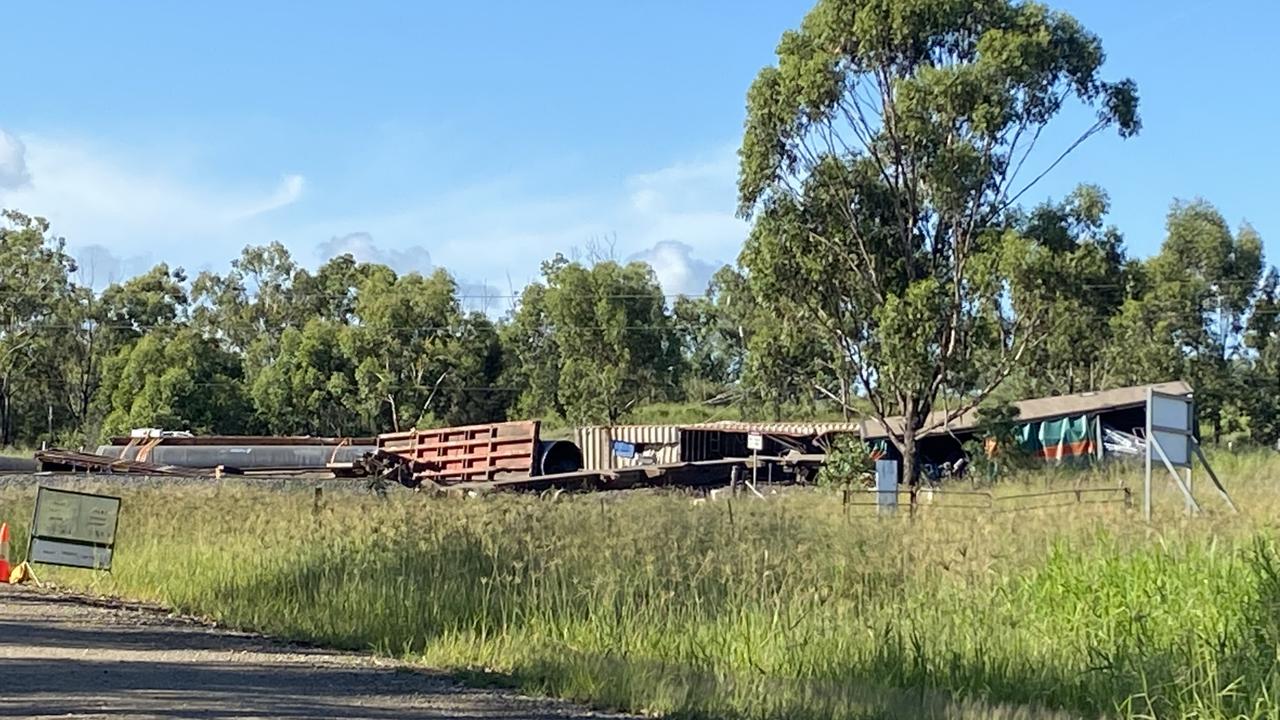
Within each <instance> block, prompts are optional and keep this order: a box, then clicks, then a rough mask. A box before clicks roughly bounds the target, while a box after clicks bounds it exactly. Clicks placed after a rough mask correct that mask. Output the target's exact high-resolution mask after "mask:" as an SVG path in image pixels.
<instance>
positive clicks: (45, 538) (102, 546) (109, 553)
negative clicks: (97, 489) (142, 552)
mask: <svg viewBox="0 0 1280 720" xmlns="http://www.w3.org/2000/svg"><path fill="white" fill-rule="evenodd" d="M45 492H51V493H62V494H64V495H79V496H81V497H91V498H98V499H102V500H112V501H115V505H116V512H115V523H114V524H113V525H112V526H111V542H110V543H93V542H86V541H84V540H78V539H71V538H65V537H57V536H52V535H43V534H41V532H40V526H39V521H40V500H41V497H42V496H43V495H44V493H45ZM123 505H124V502H123V501H122V500H121V499H120V498H119V497H118V496H115V495H99V494H97V493H87V492H80V491H79V490H64V489H62V488H55V487H48V486H46V485H37V486H36V502H35V505H34V506H33V507H32V509H31V533H30V534H29V535H28V536H27V558H26V559H27V562H34V563H40V564H41V565H58V566H61V567H74V568H80V569H82V570H106V571H107V572H111V563H112V560H113V559H114V555H115V545H116V542H115V541H116V533H118V532H119V530H120V508H121V507H123ZM37 541H40V542H48V543H61V544H64V545H72V546H76V547H80V548H85V549H88V550H90V551H91V552H93V554H94V558H95V562H94V564H93V565H90V566H85V565H77V564H75V563H65V562H56V561H51V560H40V559H36V558H35V556H34V555H33V551H34V550H35V545H36V542H37ZM104 550H105V551H106V555H105V557H106V560H107V562H106V563H105V564H99V563H97V562H96V560H97V558H98V557H99V553H100V552H102V551H104Z"/></svg>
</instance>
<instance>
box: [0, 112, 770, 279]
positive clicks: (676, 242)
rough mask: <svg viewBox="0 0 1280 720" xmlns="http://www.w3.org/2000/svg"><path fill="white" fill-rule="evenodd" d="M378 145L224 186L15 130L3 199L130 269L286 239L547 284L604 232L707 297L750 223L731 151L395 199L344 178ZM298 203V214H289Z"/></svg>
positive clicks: (663, 274) (154, 156)
mask: <svg viewBox="0 0 1280 720" xmlns="http://www.w3.org/2000/svg"><path fill="white" fill-rule="evenodd" d="M367 150H368V148H362V149H361V152H362V157H363V160H362V161H355V162H356V165H355V167H356V169H357V170H358V172H354V173H351V172H348V173H345V174H344V175H343V176H338V177H327V176H324V177H322V178H321V179H318V180H315V181H314V182H313V180H312V178H311V177H306V178H304V177H303V176H302V175H300V174H282V175H280V176H278V178H277V179H276V180H274V181H266V182H264V181H262V179H255V178H238V179H222V180H219V181H212V180H209V179H208V178H210V177H216V176H217V175H216V174H215V173H211V172H208V171H206V170H203V169H202V168H201V167H200V165H199V164H198V163H191V162H190V161H188V162H187V164H185V165H183V164H178V163H176V162H175V161H174V160H172V158H171V157H170V155H172V153H162V152H151V151H148V152H138V151H133V152H125V151H122V150H121V149H119V148H115V147H106V146H103V145H101V144H95V143H89V142H85V141H83V140H77V139H68V138H65V137H60V138H51V137H45V136H38V135H24V136H23V137H22V138H20V139H19V138H17V137H15V136H13V135H10V134H3V135H0V207H13V208H18V209H21V210H23V211H24V212H28V213H31V214H35V215H42V216H45V217H47V218H49V219H50V221H51V222H52V223H53V226H54V231H55V232H57V233H58V234H60V235H63V236H65V237H66V238H68V242H69V243H70V244H71V245H72V247H73V248H84V247H86V246H88V245H96V246H101V247H102V248H105V249H106V250H107V251H109V252H110V253H113V254H114V256H115V257H117V258H128V259H129V260H130V262H129V263H126V264H128V265H132V264H133V261H134V260H135V259H136V258H144V257H145V258H154V259H155V260H157V261H159V260H163V261H165V262H168V263H169V264H170V265H175V266H176V265H183V266H185V267H187V268H193V269H199V268H201V267H213V268H215V269H221V268H225V267H226V263H227V262H229V260H230V259H231V258H232V257H234V256H235V255H236V254H237V253H238V252H239V250H240V248H242V247H243V246H245V245H247V244H262V243H266V242H271V241H273V240H280V241H282V242H284V243H285V244H286V245H287V246H289V247H290V248H291V249H292V250H293V251H294V252H295V254H296V255H297V256H298V257H299V258H300V259H304V260H309V259H311V258H312V257H314V255H313V253H314V251H315V249H316V248H317V247H320V249H321V250H322V251H323V253H322V254H325V255H327V256H332V255H334V254H337V253H341V252H351V253H352V254H353V255H355V256H356V257H358V258H360V259H362V260H368V261H373V262H382V263H385V264H387V265H390V266H391V267H394V268H397V269H398V270H399V271H401V272H403V271H405V270H406V269H408V270H419V271H427V270H428V269H430V268H434V267H436V266H443V267H446V268H448V269H449V270H450V271H451V272H452V273H454V275H455V277H457V278H459V282H460V283H461V284H462V285H464V286H468V287H478V288H484V289H485V292H487V291H488V289H490V288H491V286H493V285H497V286H499V287H501V288H503V290H502V292H501V294H502V295H506V294H509V293H512V292H518V291H519V289H520V288H521V287H522V286H523V285H524V284H525V283H526V282H528V281H529V280H532V279H534V278H536V277H537V275H538V273H539V266H540V264H541V263H542V261H544V260H546V259H548V258H550V257H551V256H553V255H554V254H555V253H556V252H566V253H567V252H569V251H571V250H572V249H573V248H575V247H581V246H583V245H584V244H586V243H588V242H589V241H591V240H592V239H593V238H602V237H606V238H616V246H615V247H614V251H615V254H616V255H617V256H618V257H622V258H625V257H630V256H641V257H644V258H646V259H649V260H650V261H651V262H653V263H654V265H655V267H656V268H657V269H658V274H659V277H660V278H661V280H662V282H663V284H664V287H666V288H667V292H671V293H679V292H695V293H696V292H702V290H703V289H704V288H702V287H700V285H701V284H702V283H703V282H704V279H705V277H704V276H705V275H706V274H707V272H706V270H707V267H714V266H716V265H719V264H720V263H722V262H731V261H732V260H733V259H734V258H735V257H736V255H737V253H738V251H739V248H740V247H741V243H742V240H743V238H744V237H745V236H746V232H747V225H746V223H744V222H743V221H741V220H740V219H738V218H737V217H735V215H734V211H735V208H736V197H735V174H736V170H737V167H736V158H735V156H734V153H733V148H732V147H729V146H725V147H721V148H718V149H716V150H714V151H712V152H710V153H708V154H707V155H705V156H702V157H698V158H693V159H691V160H687V161H683V162H674V163H670V164H668V165H666V166H663V167H657V168H656V169H652V170H648V171H644V172H636V173H633V174H631V175H629V176H625V177H623V178H621V179H619V180H616V181H613V182H609V183H606V182H600V181H599V180H595V184H594V185H592V184H590V183H591V182H592V179H591V178H587V179H586V180H583V181H569V182H566V183H564V184H563V185H559V186H557V185H555V184H553V183H552V182H550V181H549V180H548V179H547V178H548V177H553V176H554V174H547V173H543V172H540V169H539V168H521V169H520V171H519V173H518V174H516V173H511V174H506V175H502V176H498V177H493V178H490V179H487V180H484V181H482V182H475V183H470V184H465V185H461V186H458V187H454V188H452V189H449V190H447V191H443V192H439V191H437V192H432V193H430V194H424V195H420V196H418V197H416V198H414V197H410V198H407V199H398V200H391V199H388V198H390V197H394V196H396V191H397V190H403V188H395V187H392V188H389V189H388V190H389V192H388V193H387V195H386V197H385V198H384V197H378V196H373V197H370V196H369V194H368V193H367V192H351V190H353V189H354V188H348V187H344V185H343V184H344V183H346V182H354V181H351V180H349V178H350V177H360V178H368V177H376V176H381V175H383V174H385V173H382V172H380V171H381V170H384V169H386V168H384V167H383V166H384V165H385V164H386V163H388V162H391V160H388V159H387V158H386V157H384V156H383V155H381V154H379V153H376V152H366V151H367ZM584 172H590V170H584ZM313 184H314V185H316V186H317V187H318V188H319V192H318V194H317V195H316V197H317V198H323V197H343V198H350V205H349V207H348V205H347V204H346V203H344V204H342V205H338V204H333V203H329V204H325V203H321V202H317V201H316V200H312V199H311V187H312V185H313ZM359 189H360V190H366V189H367V185H364V186H362V187H361V188H359ZM401 197H403V196H401ZM286 207H291V208H293V209H292V210H291V211H290V212H287V213H284V212H280V210H282V209H283V208H286ZM352 229H358V230H359V232H352ZM326 238H327V240H326ZM375 238H376V242H375ZM428 249H429V250H428ZM320 259H321V260H323V259H325V258H320ZM102 262H103V264H107V263H106V260H105V259H103V260H102ZM113 267H118V268H119V269H117V270H112V272H124V265H120V264H117V265H113Z"/></svg>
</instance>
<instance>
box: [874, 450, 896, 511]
mask: <svg viewBox="0 0 1280 720" xmlns="http://www.w3.org/2000/svg"><path fill="white" fill-rule="evenodd" d="M897 511H898V461H897V460H877V461H876V514H877V515H892V514H894V513H896V512H897Z"/></svg>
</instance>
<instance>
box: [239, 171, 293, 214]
mask: <svg viewBox="0 0 1280 720" xmlns="http://www.w3.org/2000/svg"><path fill="white" fill-rule="evenodd" d="M306 184H307V181H306V178H304V177H302V176H301V175H285V176H284V177H283V178H281V179H280V184H279V186H277V187H276V191H275V192H274V193H272V194H271V196H270V197H267V198H264V199H263V200H260V201H258V202H256V203H255V204H251V205H250V206H249V207H247V208H244V209H242V210H240V211H238V212H235V213H233V214H232V219H233V220H247V219H249V218H251V217H255V216H257V215H264V214H266V213H269V212H271V211H272V210H279V209H280V208H282V207H286V206H289V205H292V204H294V203H296V202H298V200H299V199H301V198H302V189H303V187H305V186H306Z"/></svg>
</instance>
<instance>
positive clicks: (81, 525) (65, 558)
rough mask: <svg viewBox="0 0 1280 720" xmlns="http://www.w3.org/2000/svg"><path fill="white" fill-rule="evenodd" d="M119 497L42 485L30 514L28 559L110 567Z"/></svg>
mask: <svg viewBox="0 0 1280 720" xmlns="http://www.w3.org/2000/svg"><path fill="white" fill-rule="evenodd" d="M119 518H120V498H118V497H111V496H109V495H94V494H92V493H83V492H76V491H73V490H59V489H57V488H51V487H45V486H43V485H41V486H40V487H39V488H37V489H36V507H35V510H34V511H33V512H32V516H31V536H30V539H29V540H28V541H27V562H35V563H43V564H45V565H64V566H67V567H79V568H88V569H91V570H110V569H111V559H112V553H113V552H114V550H115V544H116V527H117V525H118V523H119Z"/></svg>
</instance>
